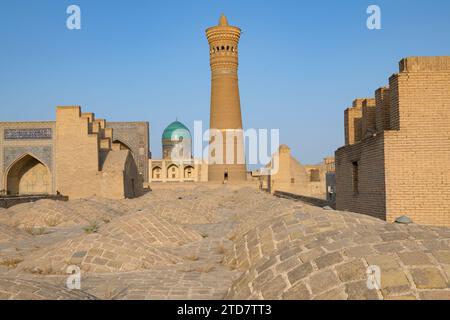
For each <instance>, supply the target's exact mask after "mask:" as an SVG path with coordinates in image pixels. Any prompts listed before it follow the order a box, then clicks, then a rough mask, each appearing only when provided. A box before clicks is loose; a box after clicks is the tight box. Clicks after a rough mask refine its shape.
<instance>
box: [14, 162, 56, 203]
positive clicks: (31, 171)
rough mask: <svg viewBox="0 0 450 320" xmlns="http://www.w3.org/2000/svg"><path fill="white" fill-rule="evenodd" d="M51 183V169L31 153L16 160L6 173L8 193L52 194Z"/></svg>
mask: <svg viewBox="0 0 450 320" xmlns="http://www.w3.org/2000/svg"><path fill="white" fill-rule="evenodd" d="M51 185H52V179H51V174H50V170H49V169H48V168H47V166H46V165H45V164H44V163H42V162H41V161H39V160H38V159H37V158H35V157H34V156H32V155H30V154H26V155H24V156H22V157H21V158H19V159H18V160H16V161H15V162H14V163H13V164H12V165H11V166H10V168H9V170H8V171H7V173H6V191H7V194H8V195H13V196H14V195H36V194H50V193H51V190H52V187H51Z"/></svg>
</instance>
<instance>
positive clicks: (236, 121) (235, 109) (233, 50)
mask: <svg viewBox="0 0 450 320" xmlns="http://www.w3.org/2000/svg"><path fill="white" fill-rule="evenodd" d="M206 35H207V38H208V42H209V47H210V62H211V113H210V129H211V132H212V134H211V144H210V148H211V147H212V146H213V145H214V144H216V151H211V155H212V158H214V156H217V152H219V153H220V146H219V144H220V142H219V141H218V140H216V137H215V136H214V133H213V132H214V131H215V132H216V134H217V133H218V132H220V133H222V137H221V138H222V143H221V144H222V145H223V149H222V150H223V153H222V154H223V161H216V162H214V161H212V162H211V161H210V163H209V169H208V172H209V173H208V176H209V181H224V182H227V181H230V182H233V181H245V180H246V165H245V156H244V143H243V134H242V116H241V103H240V98H239V84H238V43H239V39H240V36H241V29H239V28H237V27H233V26H230V25H229V24H228V21H227V18H226V17H225V16H224V15H222V16H221V17H220V21H219V25H218V26H215V27H211V28H208V29H207V30H206ZM212 149H214V148H212ZM218 158H222V157H218Z"/></svg>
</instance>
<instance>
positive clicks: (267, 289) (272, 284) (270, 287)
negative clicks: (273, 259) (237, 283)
mask: <svg viewBox="0 0 450 320" xmlns="http://www.w3.org/2000/svg"><path fill="white" fill-rule="evenodd" d="M286 287H287V284H286V282H285V281H284V279H283V277H282V276H278V277H276V278H274V279H272V280H270V281H269V282H267V283H266V284H265V285H264V286H263V287H262V288H261V294H262V295H263V297H264V299H266V300H274V299H278V298H280V297H281V295H282V294H283V291H284V289H285V288H286Z"/></svg>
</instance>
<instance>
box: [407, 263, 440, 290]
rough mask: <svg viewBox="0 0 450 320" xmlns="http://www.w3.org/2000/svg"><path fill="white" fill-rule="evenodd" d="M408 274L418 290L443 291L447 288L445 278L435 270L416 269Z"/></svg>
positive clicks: (429, 268) (430, 268)
mask: <svg viewBox="0 0 450 320" xmlns="http://www.w3.org/2000/svg"><path fill="white" fill-rule="evenodd" d="M410 272H411V275H412V277H413V280H414V283H415V284H416V287H417V288H419V289H443V288H447V286H448V284H447V281H446V280H445V277H444V276H443V275H442V273H441V272H440V271H439V269H437V268H432V267H427V268H416V269H412V270H410Z"/></svg>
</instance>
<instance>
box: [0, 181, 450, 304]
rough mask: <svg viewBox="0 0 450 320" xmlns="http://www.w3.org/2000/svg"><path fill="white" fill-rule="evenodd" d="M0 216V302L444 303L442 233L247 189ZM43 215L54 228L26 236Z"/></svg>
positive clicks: (448, 265) (446, 233)
mask: <svg viewBox="0 0 450 320" xmlns="http://www.w3.org/2000/svg"><path fill="white" fill-rule="evenodd" d="M22 209H25V210H22ZM1 214H2V215H3V219H1V222H0V299H2V298H3V299H20V298H26V297H29V298H32V299H34V298H36V299H65V298H67V299H70V298H74V299H85V298H90V297H92V296H95V297H97V298H100V299H174V298H176V299H224V298H225V299H450V228H437V227H427V226H418V225H414V224H412V225H400V224H389V223H385V222H383V221H381V220H377V219H374V218H371V217H367V216H364V215H360V214H355V213H348V212H339V211H333V210H324V209H322V208H318V207H313V206H310V205H307V204H304V203H302V202H296V201H293V200H288V199H280V198H276V197H273V196H271V195H269V194H266V193H263V192H261V191H258V190H255V189H251V188H236V187H232V186H223V187H218V188H213V187H195V188H193V189H173V190H154V191H153V192H151V193H149V194H147V195H145V196H143V197H141V198H138V199H132V200H123V201H111V200H103V199H88V200H76V201H69V202H67V203H59V204H58V205H54V203H53V207H52V206H51V202H48V203H47V202H38V203H35V204H32V205H30V206H23V207H20V206H17V207H13V208H11V209H8V210H3V211H2V212H1ZM49 214H51V215H57V216H58V217H60V218H61V223H59V224H57V225H56V226H54V227H47V228H48V231H49V232H48V233H42V234H39V233H33V232H30V230H29V229H28V228H27V224H28V223H32V222H33V221H34V222H36V225H40V224H44V225H45V220H43V219H42V217H40V215H43V216H47V215H49ZM75 217H77V218H76V219H75ZM89 217H92V218H95V219H98V220H101V219H102V218H104V221H101V223H99V229H98V231H97V233H94V234H87V233H86V232H85V231H84V228H86V226H89V223H90V221H89ZM21 220H24V221H26V222H27V223H23V221H21ZM12 221H13V222H12ZM5 222H8V225H5ZM71 264H75V265H79V266H81V268H82V273H83V276H82V289H83V291H82V292H76V293H71V294H72V295H71V294H70V293H67V292H66V290H65V289H64V287H63V283H64V279H65V277H66V276H67V275H66V274H65V272H66V268H67V266H68V265H71ZM369 266H378V267H379V268H380V271H381V288H380V289H379V290H376V289H375V290H369V289H368V287H367V268H368V267H369Z"/></svg>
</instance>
